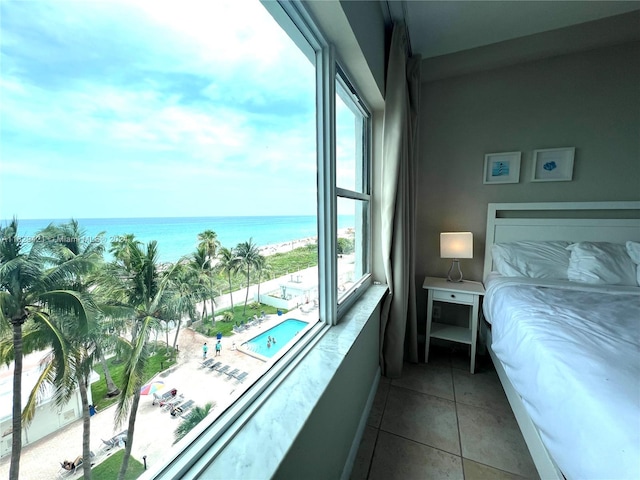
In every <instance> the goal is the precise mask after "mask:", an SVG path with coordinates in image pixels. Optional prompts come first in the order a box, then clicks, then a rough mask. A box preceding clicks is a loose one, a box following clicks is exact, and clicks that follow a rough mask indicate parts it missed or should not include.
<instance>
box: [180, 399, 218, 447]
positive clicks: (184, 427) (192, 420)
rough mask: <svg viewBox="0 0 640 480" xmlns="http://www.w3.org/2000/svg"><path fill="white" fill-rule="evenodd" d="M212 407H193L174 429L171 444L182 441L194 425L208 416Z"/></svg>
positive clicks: (210, 404) (210, 405)
mask: <svg viewBox="0 0 640 480" xmlns="http://www.w3.org/2000/svg"><path fill="white" fill-rule="evenodd" d="M214 406H215V403H207V404H205V406H204V407H199V406H196V407H194V408H193V410H191V413H190V414H189V415H187V417H186V418H185V419H184V420H183V422H182V423H181V424H180V425H178V428H176V430H175V432H174V433H173V435H174V438H175V440H174V442H173V444H174V445H175V444H176V443H178V442H179V441H180V440H182V438H184V436H185V435H186V434H187V433H189V432H190V431H191V430H193V428H194V427H195V426H196V425H198V424H199V423H200V422H201V421H202V420H204V419H205V417H206V416H207V415H209V412H210V411H211V409H212V408H213V407H214Z"/></svg>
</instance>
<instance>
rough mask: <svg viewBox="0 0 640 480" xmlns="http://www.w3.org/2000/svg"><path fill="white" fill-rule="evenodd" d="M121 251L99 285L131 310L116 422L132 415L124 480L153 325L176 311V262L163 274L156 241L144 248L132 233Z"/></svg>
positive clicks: (123, 341)
mask: <svg viewBox="0 0 640 480" xmlns="http://www.w3.org/2000/svg"><path fill="white" fill-rule="evenodd" d="M120 251H121V252H126V255H124V256H116V260H115V262H113V263H112V264H111V266H110V274H109V275H105V276H104V277H103V279H102V282H101V285H100V288H101V289H103V290H104V292H103V294H104V295H106V296H107V297H108V298H110V299H111V303H112V304H113V306H115V307H119V308H121V309H122V311H128V314H129V318H130V319H131V320H132V328H131V340H128V339H125V338H124V337H118V341H119V342H120V343H121V344H122V345H123V346H124V347H125V348H126V350H127V352H128V358H127V362H126V365H125V372H124V378H123V385H122V391H121V393H120V397H119V399H118V403H117V406H116V414H115V421H116V424H117V425H120V424H122V423H123V422H124V420H125V419H126V417H127V415H129V420H128V433H127V441H126V446H125V451H124V457H123V460H122V465H121V468H120V472H119V474H118V479H119V480H124V477H125V474H126V471H127V468H128V465H129V458H130V457H131V448H132V446H133V437H134V433H135V423H136V416H137V412H138V405H139V403H140V388H141V387H142V382H143V379H144V377H143V375H144V367H145V365H146V364H147V360H148V358H149V336H150V334H151V332H152V330H153V328H155V327H157V326H158V325H159V323H160V322H161V321H165V320H167V317H166V316H165V315H166V314H167V312H171V311H173V310H174V309H173V308H172V307H171V306H169V305H168V304H169V302H170V300H171V299H172V297H171V295H170V294H169V292H170V290H169V289H168V288H167V285H168V282H169V280H170V279H171V278H172V275H173V271H174V269H175V268H176V267H175V265H174V267H173V268H172V269H171V271H169V272H167V273H165V274H164V275H161V274H160V270H159V264H158V249H157V243H156V242H155V241H152V242H149V243H148V244H147V246H146V248H145V247H142V246H141V244H140V242H137V241H136V240H135V237H133V236H130V238H129V242H128V244H127V245H123V246H122V248H121V250H120Z"/></svg>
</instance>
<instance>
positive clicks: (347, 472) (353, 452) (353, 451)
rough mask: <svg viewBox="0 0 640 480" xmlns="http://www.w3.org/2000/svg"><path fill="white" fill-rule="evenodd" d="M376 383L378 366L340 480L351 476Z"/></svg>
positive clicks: (373, 398) (378, 380)
mask: <svg viewBox="0 0 640 480" xmlns="http://www.w3.org/2000/svg"><path fill="white" fill-rule="evenodd" d="M378 385H380V367H378V370H377V372H376V374H375V376H374V377H373V383H372V384H371V390H370V391H369V397H368V398H367V404H366V405H365V407H364V410H363V411H362V415H361V416H360V422H359V423H358V429H357V430H356V434H355V437H354V438H353V442H352V443H351V448H350V449H349V456H347V460H346V462H345V464H344V469H343V470H342V475H341V476H340V479H341V480H349V478H350V477H351V472H352V471H353V465H354V463H355V461H356V456H357V455H358V450H359V449H360V442H361V441H362V436H363V435H364V430H365V428H366V427H367V420H369V414H370V413H371V408H372V407H373V402H374V400H375V398H376V393H377V392H378Z"/></svg>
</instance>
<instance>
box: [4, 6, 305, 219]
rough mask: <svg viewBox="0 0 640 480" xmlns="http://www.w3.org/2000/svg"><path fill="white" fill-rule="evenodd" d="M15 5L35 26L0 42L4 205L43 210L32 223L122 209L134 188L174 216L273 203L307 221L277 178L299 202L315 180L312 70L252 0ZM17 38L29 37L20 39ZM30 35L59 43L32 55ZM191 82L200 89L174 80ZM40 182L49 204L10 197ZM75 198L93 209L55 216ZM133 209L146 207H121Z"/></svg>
mask: <svg viewBox="0 0 640 480" xmlns="http://www.w3.org/2000/svg"><path fill="white" fill-rule="evenodd" d="M6 6H7V4H4V7H5V8H6ZM256 7H257V8H256ZM20 8H21V9H22V13H24V11H25V8H28V9H29V13H30V14H31V15H30V16H29V18H30V20H29V22H30V23H29V25H28V27H29V28H31V29H33V31H25V30H24V29H23V28H22V27H24V25H23V24H20V25H19V26H20V27H21V28H20V29H18V28H16V29H15V30H11V29H9V31H8V35H7V37H8V38H9V41H8V42H3V43H5V45H7V44H8V45H11V47H12V48H11V49H10V50H8V51H6V52H5V51H3V52H2V55H3V66H2V75H1V77H0V94H1V95H2V102H3V109H2V112H1V113H0V115H1V120H2V129H3V131H2V139H1V142H2V145H0V147H1V148H2V151H3V159H2V164H1V165H0V175H2V182H3V189H2V190H3V192H2V194H1V196H0V202H1V203H2V204H4V205H16V207H15V208H17V206H20V207H21V208H22V207H24V210H25V211H29V212H33V211H34V210H35V209H40V210H39V211H40V212H45V210H46V212H47V213H46V215H45V213H42V214H38V215H35V216H39V217H42V216H51V217H67V216H69V215H74V216H102V215H113V213H102V214H101V213H100V211H103V212H107V209H111V210H109V211H110V212H111V211H113V210H114V209H116V210H118V211H120V214H121V215H122V214H123V212H122V208H123V206H125V205H127V202H129V203H131V202H132V201H135V199H136V195H137V193H136V192H138V193H143V192H144V195H148V196H149V197H150V198H154V199H156V200H157V202H158V208H160V205H161V204H162V206H163V208H164V207H166V203H167V193H166V192H167V191H171V192H172V195H171V198H179V199H180V202H179V205H178V206H179V208H180V211H181V212H183V213H182V214H185V215H187V214H195V211H194V212H192V211H186V210H185V208H190V206H189V205H190V204H191V205H193V206H194V208H195V206H196V205H198V208H202V207H201V204H202V203H203V201H204V200H206V201H207V202H211V204H212V205H215V208H217V209H218V210H211V211H210V210H206V211H207V212H209V213H208V214H211V215H215V214H224V213H226V214H233V213H234V212H233V211H228V210H227V211H226V212H225V211H224V210H220V208H228V209H229V208H233V207H234V206H236V207H237V208H238V210H241V209H243V210H247V209H250V208H256V206H257V207H261V208H264V209H267V210H269V212H270V213H272V214H273V213H274V212H273V211H272V206H271V205H270V204H271V203H272V202H274V203H275V204H277V206H278V208H290V209H298V212H297V213H300V208H302V205H303V204H304V208H305V209H307V210H306V213H313V211H314V210H315V207H314V205H307V202H298V203H295V202H293V203H292V202H291V201H288V202H287V201H283V198H284V199H286V198H287V196H286V194H285V193H283V192H286V185H287V184H288V185H289V188H290V190H291V191H294V190H300V191H299V192H296V195H298V196H299V197H301V198H302V197H308V196H309V195H308V194H306V195H305V194H304V191H308V190H310V189H313V188H314V186H315V125H314V116H313V104H314V99H313V95H314V94H315V93H314V90H313V78H314V75H313V69H312V68H311V66H310V65H309V64H308V62H307V60H306V59H305V58H304V57H303V55H302V54H301V53H300V52H299V51H297V49H296V47H295V46H292V44H291V42H290V41H289V40H288V38H287V37H286V34H284V32H283V31H281V30H280V29H279V27H277V25H275V23H274V22H273V20H272V19H271V17H270V16H269V14H268V13H267V12H266V11H264V9H263V7H262V6H260V5H259V4H258V3H257V2H246V1H240V2H238V1H235V2H228V3H224V4H222V3H221V2H209V3H207V2H201V1H186V2H185V1H181V2H173V1H171V2H143V1H136V2H135V4H134V5H131V4H130V3H129V2H127V3H124V2H120V3H115V2H110V3H101V2H43V1H33V2H28V4H26V6H25V4H23V5H20ZM240 14H241V15H240ZM239 15H240V16H239ZM13 18H14V19H15V18H16V17H15V15H14V17H13ZM238 19H240V20H238ZM18 23H20V22H18ZM22 23H24V22H22ZM5 26H6V25H3V27H5ZM9 26H11V25H9ZM24 33H26V34H28V35H30V36H31V37H30V39H31V40H33V41H30V42H21V41H20V40H21V35H22V34H24ZM38 35H41V36H42V38H48V37H50V36H51V35H56V36H57V39H58V41H59V42H58V43H57V44H56V45H59V46H60V47H59V48H57V49H55V50H54V51H51V52H47V51H41V48H40V47H41V46H42V45H41V44H38V42H37V41H36V40H37V36H38ZM34 39H36V40H34ZM82 39H86V41H87V45H88V46H87V47H86V48H85V46H84V44H83V42H82V41H81V40H82ZM76 43H78V44H79V45H76ZM46 45H49V44H46ZM3 48H4V47H3ZM52 48H53V47H52ZM65 55H68V56H65ZM4 60H6V61H4ZM90 67H91V68H90ZM94 67H95V68H94ZM47 68H48V69H49V71H47V70H46V69H47ZM97 72H100V75H98V74H97ZM102 73H104V75H102ZM147 74H148V78H147V79H146V80H144V81H141V79H145V78H146V77H145V75H147ZM163 75H177V76H176V77H175V78H174V77H166V78H165V77H163ZM130 77H135V78H136V81H134V82H132V83H131V82H129V81H128V80H127V79H128V78H130ZM193 79H195V80H196V81H197V82H200V83H201V85H200V84H198V85H200V86H198V85H195V86H192V87H191V88H192V90H189V89H188V88H187V87H184V86H183V85H181V84H180V82H182V81H189V80H193ZM206 79H209V80H206ZM165 80H166V81H170V82H176V85H177V87H180V88H175V89H173V90H172V88H171V87H172V85H169V88H167V85H165V84H163V81H165ZM185 88H187V89H186V90H185ZM192 93H193V95H194V98H193V99H190V98H187V97H185V95H187V96H188V95H190V94H192ZM304 100H306V102H307V107H306V108H307V110H308V111H307V114H306V115H305V114H304V113H303V111H301V110H300V108H301V106H302V105H301V103H303V101H304ZM277 102H280V103H277ZM274 108H277V110H275V111H274ZM288 109H289V110H290V111H288ZM4 153H10V154H11V155H10V158H8V155H4ZM47 182H48V184H49V185H51V184H52V183H54V184H55V185H54V186H55V188H56V190H57V191H58V195H59V197H60V201H54V202H47V204H46V205H42V204H40V205H38V203H39V199H38V198H37V197H34V198H27V199H25V198H24V196H23V198H20V200H19V201H18V200H17V199H18V198H19V197H20V192H21V191H23V189H24V185H25V184H29V185H31V186H42V185H45V184H46V183H47ZM4 186H8V187H7V188H4ZM273 187H275V188H273ZM305 189H306V190H305ZM110 192H117V193H118V195H116V196H115V197H114V195H110ZM100 194H101V195H102V196H106V197H109V198H110V199H109V202H105V201H104V199H101V198H100ZM65 195H67V198H66V200H67V201H66V202H65V201H64V197H65ZM78 195H80V196H83V197H84V198H86V201H85V202H80V203H78V202H75V207H76V208H82V209H85V210H91V211H93V212H94V213H93V214H87V213H77V212H66V211H60V212H54V210H53V209H54V207H55V208H68V205H69V204H70V203H71V200H73V199H74V197H77V196H78ZM283 195H284V197H283ZM29 202H31V203H32V205H28V204H29ZM243 202H244V203H247V204H251V205H252V207H249V206H247V205H242V204H243ZM40 203H42V202H40ZM105 204H106V205H105ZM145 205H146V206H147V208H151V207H152V206H153V205H154V203H153V202H146V203H145ZM185 206H186V207H185ZM223 206H224V207H223ZM12 208H13V207H12ZM124 208H126V207H124ZM136 208H138V207H136ZM174 208H177V207H175V206H174ZM281 213H287V212H286V211H285V212H281ZM2 214H4V212H2ZM134 214H135V215H154V214H156V213H155V212H147V213H144V212H142V211H138V210H135V211H134V210H127V211H126V215H134ZM198 214H207V213H205V212H204V211H199V212H198ZM27 216H34V214H33V213H28V214H27Z"/></svg>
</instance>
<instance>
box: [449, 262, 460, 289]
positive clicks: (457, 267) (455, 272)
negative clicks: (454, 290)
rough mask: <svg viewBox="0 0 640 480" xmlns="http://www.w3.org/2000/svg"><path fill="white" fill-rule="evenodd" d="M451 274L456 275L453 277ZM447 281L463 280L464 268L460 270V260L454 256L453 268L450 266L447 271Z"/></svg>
mask: <svg viewBox="0 0 640 480" xmlns="http://www.w3.org/2000/svg"><path fill="white" fill-rule="evenodd" d="M451 275H454V277H452V276H451ZM447 282H455V283H460V282H462V270H460V260H458V259H457V258H454V259H453V261H452V262H451V268H449V271H448V272H447Z"/></svg>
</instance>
